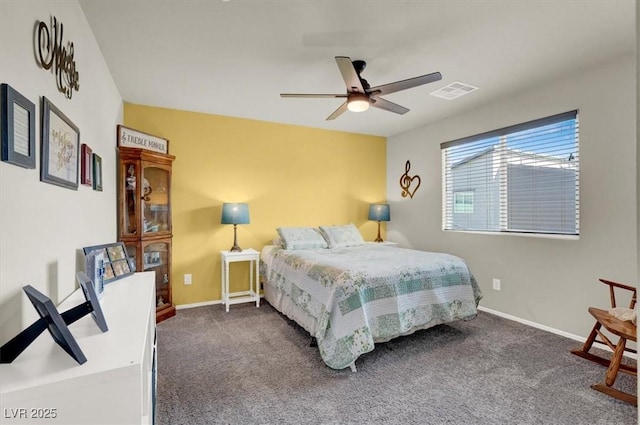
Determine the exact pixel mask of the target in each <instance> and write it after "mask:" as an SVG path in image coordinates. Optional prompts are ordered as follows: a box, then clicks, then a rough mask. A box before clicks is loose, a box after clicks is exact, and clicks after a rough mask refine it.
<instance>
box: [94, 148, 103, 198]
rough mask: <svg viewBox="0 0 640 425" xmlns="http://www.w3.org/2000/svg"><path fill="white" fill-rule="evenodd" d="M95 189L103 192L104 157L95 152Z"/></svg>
mask: <svg viewBox="0 0 640 425" xmlns="http://www.w3.org/2000/svg"><path fill="white" fill-rule="evenodd" d="M93 190H99V191H100V192H102V157H101V156H99V155H96V154H95V153H94V154H93Z"/></svg>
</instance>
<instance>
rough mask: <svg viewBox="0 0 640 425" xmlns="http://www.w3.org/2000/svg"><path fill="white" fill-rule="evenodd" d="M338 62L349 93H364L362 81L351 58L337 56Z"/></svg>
mask: <svg viewBox="0 0 640 425" xmlns="http://www.w3.org/2000/svg"><path fill="white" fill-rule="evenodd" d="M336 63H337V64H338V68H339V69H340V73H341V74H342V79H343V80H344V83H345V84H346V85H347V91H348V92H349V93H354V92H357V93H364V88H363V87H362V82H360V77H359V76H358V73H357V72H356V69H355V68H354V67H353V62H351V59H350V58H348V57H346V56H336Z"/></svg>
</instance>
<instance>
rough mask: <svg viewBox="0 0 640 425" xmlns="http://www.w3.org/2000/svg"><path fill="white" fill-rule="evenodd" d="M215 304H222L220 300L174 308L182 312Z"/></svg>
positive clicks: (262, 296) (261, 296)
mask: <svg viewBox="0 0 640 425" xmlns="http://www.w3.org/2000/svg"><path fill="white" fill-rule="evenodd" d="M260 298H264V295H260ZM216 304H222V300H215V301H203V302H201V303H193V304H180V305H177V306H176V310H184V309H187V308H196V307H204V306H207V305H216Z"/></svg>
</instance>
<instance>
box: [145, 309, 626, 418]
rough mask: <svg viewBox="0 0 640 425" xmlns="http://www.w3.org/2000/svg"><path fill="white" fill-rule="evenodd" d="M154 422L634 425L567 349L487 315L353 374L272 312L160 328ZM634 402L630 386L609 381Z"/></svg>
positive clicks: (204, 312)
mask: <svg viewBox="0 0 640 425" xmlns="http://www.w3.org/2000/svg"><path fill="white" fill-rule="evenodd" d="M157 329H158V392H157V411H156V414H157V416H156V423H157V424H159V425H178V424H185V425H186V424H189V425H198V424H365V423H366V424H402V425H405V424H421V425H424V424H478V425H482V424H487V425H489V424H490V425H495V424H562V425H574V424H575V425H578V424H593V425H597V424H602V425H604V424H611V425H613V424H615V425H619V424H637V417H638V416H637V415H638V411H637V409H636V408H635V407H634V406H631V405H628V404H626V403H623V402H621V401H617V400H615V399H612V398H610V397H608V396H606V395H604V394H602V393H599V392H597V391H594V390H592V389H591V388H589V385H590V384H592V383H596V382H600V381H602V380H603V379H604V372H605V368H603V367H602V366H598V365H596V364H595V363H592V362H589V361H587V360H584V359H581V358H578V357H576V356H573V355H571V354H570V353H569V350H570V349H572V348H574V347H576V346H579V345H580V344H578V343H576V342H575V341H572V340H569V339H566V338H563V337H560V336H557V335H554V334H550V333H547V332H544V331H541V330H538V329H534V328H531V327H528V326H525V325H522V324H519V323H516V322H512V321H509V320H506V319H502V318H499V317H496V316H493V315H490V314H487V313H482V312H481V313H480V314H479V316H478V317H477V318H476V319H475V320H472V321H468V322H457V323H454V324H448V325H441V326H437V327H435V328H432V329H428V330H424V331H420V332H416V333H415V334H413V335H409V336H406V337H402V338H398V339H395V340H392V341H390V342H387V343H384V344H379V345H377V348H376V350H374V351H373V352H371V353H368V354H365V355H364V356H361V357H360V358H359V359H358V361H357V362H356V365H357V368H358V372H357V373H352V372H351V371H350V370H349V369H346V370H341V371H336V370H333V369H330V368H328V367H327V366H325V365H324V363H323V362H322V359H321V358H320V355H319V353H318V349H317V348H312V347H309V344H308V343H309V334H308V333H306V332H305V331H304V330H303V329H302V328H300V327H299V326H298V325H296V324H295V323H293V322H291V321H290V320H288V319H286V318H285V317H284V316H282V315H280V314H279V313H278V312H277V311H276V310H275V309H273V308H272V307H271V306H270V305H269V304H267V303H263V304H262V305H261V306H260V308H256V307H255V305H253V304H239V305H233V306H231V311H230V312H229V313H226V312H225V311H224V307H223V306H220V305H216V306H208V307H198V308H193V309H188V310H180V311H178V314H177V316H176V317H174V318H171V319H169V320H166V321H164V322H162V323H160V324H158V328H157ZM616 385H619V386H620V387H621V388H624V389H626V390H627V391H631V392H633V393H635V389H636V381H635V378H633V377H630V376H627V375H624V374H621V375H620V376H619V378H618V381H617V382H616Z"/></svg>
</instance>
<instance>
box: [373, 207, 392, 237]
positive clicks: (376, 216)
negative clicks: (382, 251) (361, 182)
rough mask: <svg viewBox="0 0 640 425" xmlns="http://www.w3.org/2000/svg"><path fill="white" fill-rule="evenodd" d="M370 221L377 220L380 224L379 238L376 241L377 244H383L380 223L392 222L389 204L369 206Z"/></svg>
mask: <svg viewBox="0 0 640 425" xmlns="http://www.w3.org/2000/svg"><path fill="white" fill-rule="evenodd" d="M369 220H375V221H377V222H378V237H377V238H376V239H375V242H383V240H382V238H381V237H380V222H381V221H390V220H391V212H390V211H389V204H371V205H369Z"/></svg>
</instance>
